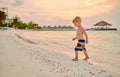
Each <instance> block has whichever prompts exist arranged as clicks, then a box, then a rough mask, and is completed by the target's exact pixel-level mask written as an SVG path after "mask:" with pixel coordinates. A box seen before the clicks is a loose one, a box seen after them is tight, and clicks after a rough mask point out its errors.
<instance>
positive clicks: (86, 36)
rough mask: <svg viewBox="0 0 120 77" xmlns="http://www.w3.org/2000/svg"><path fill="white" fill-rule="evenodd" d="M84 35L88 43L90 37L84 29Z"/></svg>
mask: <svg viewBox="0 0 120 77" xmlns="http://www.w3.org/2000/svg"><path fill="white" fill-rule="evenodd" d="M83 34H84V35H85V39H86V43H88V35H87V33H86V31H85V29H83Z"/></svg>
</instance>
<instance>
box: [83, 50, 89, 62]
mask: <svg viewBox="0 0 120 77" xmlns="http://www.w3.org/2000/svg"><path fill="white" fill-rule="evenodd" d="M83 53H84V55H85V59H84V60H87V59H89V56H88V54H87V51H86V50H84V51H83Z"/></svg>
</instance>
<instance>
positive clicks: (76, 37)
mask: <svg viewBox="0 0 120 77" xmlns="http://www.w3.org/2000/svg"><path fill="white" fill-rule="evenodd" d="M77 36H78V31H77V33H76V37H74V38H73V39H72V40H73V41H74V40H76V39H77Z"/></svg>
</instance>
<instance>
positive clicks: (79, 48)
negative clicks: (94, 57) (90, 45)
mask: <svg viewBox="0 0 120 77" xmlns="http://www.w3.org/2000/svg"><path fill="white" fill-rule="evenodd" d="M74 50H75V51H76V52H78V51H83V50H85V51H86V48H85V40H84V39H83V40H78V43H77V45H76V47H75V49H74Z"/></svg>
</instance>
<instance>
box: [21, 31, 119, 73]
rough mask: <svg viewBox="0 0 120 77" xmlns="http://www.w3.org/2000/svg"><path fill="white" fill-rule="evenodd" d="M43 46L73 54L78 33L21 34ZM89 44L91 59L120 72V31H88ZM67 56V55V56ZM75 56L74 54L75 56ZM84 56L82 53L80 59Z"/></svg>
mask: <svg viewBox="0 0 120 77" xmlns="http://www.w3.org/2000/svg"><path fill="white" fill-rule="evenodd" d="M20 34H21V35H23V36H24V37H25V38H29V39H31V40H34V41H36V42H38V43H40V45H42V44H44V45H43V46H45V47H46V46H47V45H50V46H54V48H55V49H54V48H53V50H56V51H59V52H66V51H67V52H73V53H74V47H75V45H76V43H77V40H75V41H72V38H73V37H75V35H76V31H26V32H23V33H20ZM87 34H88V38H89V43H88V44H86V49H87V52H88V54H89V56H90V59H91V60H92V61H93V62H95V63H98V64H99V65H101V66H102V67H105V68H106V69H109V70H111V71H118V72H117V73H119V71H120V60H119V59H120V31H119V30H118V31H87ZM66 55H67V54H66ZM73 55H74V54H73ZM82 56H83V54H81V52H80V56H79V58H81V57H82Z"/></svg>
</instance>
